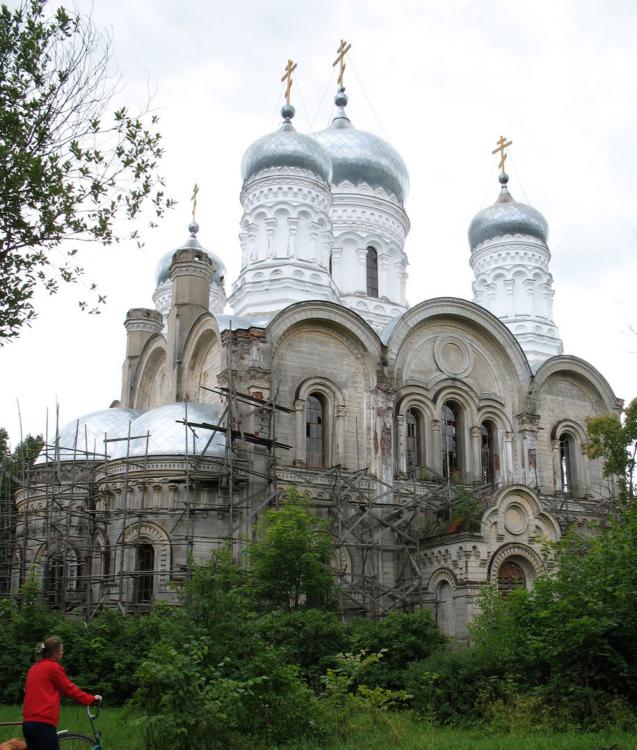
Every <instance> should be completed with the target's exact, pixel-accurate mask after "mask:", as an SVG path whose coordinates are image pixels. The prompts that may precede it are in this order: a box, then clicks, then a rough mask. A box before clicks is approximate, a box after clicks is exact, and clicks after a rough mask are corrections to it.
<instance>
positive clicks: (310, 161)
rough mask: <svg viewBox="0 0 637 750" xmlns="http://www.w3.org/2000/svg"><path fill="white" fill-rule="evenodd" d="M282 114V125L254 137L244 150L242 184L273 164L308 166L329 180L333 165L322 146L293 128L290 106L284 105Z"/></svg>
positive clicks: (292, 110) (308, 168)
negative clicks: (254, 139)
mask: <svg viewBox="0 0 637 750" xmlns="http://www.w3.org/2000/svg"><path fill="white" fill-rule="evenodd" d="M281 115H282V116H283V124H282V125H281V127H280V128H279V129H278V130H276V131H275V132H274V133H269V134H268V135H264V136H263V137H262V138H259V139H258V140H256V141H255V142H254V143H253V144H252V145H251V146H250V148H248V150H247V151H246V152H245V154H244V156H243V160H242V162H241V177H242V178H243V182H244V184H245V183H246V182H247V181H248V180H249V179H250V178H251V177H253V176H254V175H256V174H257V173H258V172H261V171H263V170H264V169H270V168H272V167H297V168H298V169H307V170H309V171H310V172H313V173H314V174H315V175H317V176H318V177H320V178H321V179H322V180H324V181H325V182H329V181H330V177H331V174H332V165H331V162H330V157H329V156H328V155H327V153H326V152H325V150H324V149H323V147H322V146H321V145H320V144H319V143H317V142H316V141H315V140H314V139H313V138H312V137H311V136H309V135H304V134H303V133H299V132H297V131H296V130H295V129H294V125H292V118H293V117H294V107H293V106H292V105H290V104H286V105H284V106H283V107H282V109H281Z"/></svg>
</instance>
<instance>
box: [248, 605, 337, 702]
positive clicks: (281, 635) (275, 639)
mask: <svg viewBox="0 0 637 750" xmlns="http://www.w3.org/2000/svg"><path fill="white" fill-rule="evenodd" d="M255 629H256V632H257V633H258V634H259V636H260V637H261V638H262V640H264V641H266V642H268V643H270V644H271V645H272V646H275V647H276V648H277V649H278V650H279V652H280V654H281V656H282V658H284V659H285V661H286V662H287V663H288V664H295V665H296V666H297V667H298V668H299V670H300V673H301V675H302V676H303V678H304V679H305V680H306V681H307V683H308V684H309V685H310V686H311V687H312V688H313V689H314V690H316V691H318V689H319V687H320V684H321V680H320V678H321V675H324V674H325V671H326V670H327V668H328V667H331V666H334V664H335V663H336V655H337V654H339V653H340V652H341V651H345V650H347V648H348V647H349V643H348V639H347V629H346V626H345V625H343V623H342V622H341V621H340V619H339V618H338V617H337V616H336V615H335V614H334V613H332V612H324V611H322V610H320V609H300V610H296V611H295V612H283V611H278V612H270V613H269V614H267V615H263V616H262V617H260V618H259V619H258V620H256V621H255Z"/></svg>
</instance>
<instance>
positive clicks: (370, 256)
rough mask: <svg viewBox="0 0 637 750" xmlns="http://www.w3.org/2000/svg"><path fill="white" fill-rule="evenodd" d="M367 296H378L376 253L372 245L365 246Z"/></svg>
mask: <svg viewBox="0 0 637 750" xmlns="http://www.w3.org/2000/svg"><path fill="white" fill-rule="evenodd" d="M366 267H367V296H368V297H378V253H377V252H376V250H375V249H374V248H373V247H368V248H367V257H366Z"/></svg>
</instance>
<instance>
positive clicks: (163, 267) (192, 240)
mask: <svg viewBox="0 0 637 750" xmlns="http://www.w3.org/2000/svg"><path fill="white" fill-rule="evenodd" d="M188 231H189V232H190V237H188V239H187V240H186V241H185V242H184V243H183V244H182V245H180V246H179V247H177V248H175V249H174V250H170V251H169V252H167V253H166V254H165V255H163V256H162V257H161V259H160V260H159V263H157V269H156V271H155V282H156V286H157V287H159V286H161V285H162V284H163V283H164V282H166V281H170V266H171V264H172V262H173V255H174V254H175V253H176V252H177V251H178V250H199V251H201V252H203V253H205V254H206V255H207V256H208V257H209V258H210V260H211V261H212V268H213V275H212V283H213V284H215V283H216V284H219V285H221V286H223V281H224V278H225V275H226V267H225V266H224V264H223V261H222V260H221V258H220V257H219V256H218V255H216V254H215V253H213V252H212V251H211V250H206V248H205V247H203V246H202V244H201V243H200V242H199V240H198V239H197V232H198V231H199V224H197V222H196V221H193V222H191V223H190V224H189V225H188Z"/></svg>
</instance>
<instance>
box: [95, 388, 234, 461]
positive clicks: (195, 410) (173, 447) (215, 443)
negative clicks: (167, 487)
mask: <svg viewBox="0 0 637 750" xmlns="http://www.w3.org/2000/svg"><path fill="white" fill-rule="evenodd" d="M220 415H221V409H220V407H219V405H217V404H196V403H190V402H188V403H185V402H178V403H175V404H167V405H165V406H158V407H156V408H155V409H151V410H150V411H147V412H145V413H144V414H142V415H141V416H139V417H137V419H135V421H134V422H133V424H132V425H131V434H132V435H137V436H139V435H147V434H148V435H149V437H148V453H147V451H146V440H144V439H139V440H131V442H130V446H129V450H128V455H129V456H145V455H149V456H158V455H161V456H164V455H169V456H172V455H177V456H184V455H186V452H188V454H189V455H191V456H192V455H202V453H203V451H204V448H205V449H206V450H205V455H206V456H223V455H225V450H226V438H225V436H224V435H223V434H222V433H220V432H217V433H216V434H215V436H214V437H213V438H212V440H211V441H210V444H209V445H208V447H207V448H206V445H207V444H208V440H209V439H210V435H211V434H212V432H211V431H210V430H206V429H202V428H198V427H193V428H190V427H187V426H186V425H184V424H181V423H180V422H179V421H178V420H184V419H187V420H188V421H189V422H207V423H208V424H217V423H218V422H219V418H220ZM186 439H187V440H188V444H187V446H186ZM113 446H114V447H113V449H112V450H109V458H110V459H111V460H114V459H117V458H126V455H127V452H126V442H125V441H122V442H120V443H114V444H113Z"/></svg>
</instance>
